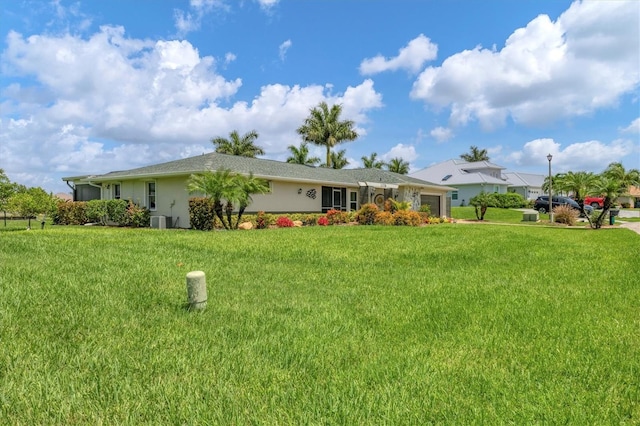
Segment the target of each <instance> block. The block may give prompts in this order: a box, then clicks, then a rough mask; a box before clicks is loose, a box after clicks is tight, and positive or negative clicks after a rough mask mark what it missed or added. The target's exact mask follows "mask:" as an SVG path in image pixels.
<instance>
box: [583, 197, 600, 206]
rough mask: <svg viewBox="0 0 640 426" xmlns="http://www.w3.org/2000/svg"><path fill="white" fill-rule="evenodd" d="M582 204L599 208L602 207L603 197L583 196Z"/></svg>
mask: <svg viewBox="0 0 640 426" xmlns="http://www.w3.org/2000/svg"><path fill="white" fill-rule="evenodd" d="M584 205H585V206H591V207H593V208H594V209H601V208H603V207H604V197H584Z"/></svg>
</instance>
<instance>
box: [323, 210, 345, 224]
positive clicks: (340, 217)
mask: <svg viewBox="0 0 640 426" xmlns="http://www.w3.org/2000/svg"><path fill="white" fill-rule="evenodd" d="M327 220H328V221H329V224H330V225H337V224H339V223H347V222H348V221H349V215H348V214H347V212H342V211H340V210H335V209H331V210H329V211H328V212H327Z"/></svg>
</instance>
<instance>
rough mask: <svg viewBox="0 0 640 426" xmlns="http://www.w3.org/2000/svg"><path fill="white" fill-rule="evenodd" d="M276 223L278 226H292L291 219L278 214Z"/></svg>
mask: <svg viewBox="0 0 640 426" xmlns="http://www.w3.org/2000/svg"><path fill="white" fill-rule="evenodd" d="M276 225H277V226H278V228H293V221H292V220H291V219H289V218H288V217H287V216H280V217H279V218H278V219H277V220H276Z"/></svg>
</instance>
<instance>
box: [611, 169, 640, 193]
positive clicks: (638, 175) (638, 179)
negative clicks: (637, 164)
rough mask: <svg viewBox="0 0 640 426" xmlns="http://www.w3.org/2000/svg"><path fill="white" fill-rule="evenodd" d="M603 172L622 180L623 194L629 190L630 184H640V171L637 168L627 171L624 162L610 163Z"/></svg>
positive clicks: (619, 180) (621, 188)
mask: <svg viewBox="0 0 640 426" xmlns="http://www.w3.org/2000/svg"><path fill="white" fill-rule="evenodd" d="M602 174H603V175H604V176H606V177H610V178H612V179H615V180H617V181H618V182H620V192H621V195H623V194H625V193H626V192H628V191H629V187H630V186H640V171H638V170H637V169H631V170H629V171H626V170H625V169H624V166H623V165H622V163H611V164H609V166H607V168H606V169H605V171H604V172H603V173H602Z"/></svg>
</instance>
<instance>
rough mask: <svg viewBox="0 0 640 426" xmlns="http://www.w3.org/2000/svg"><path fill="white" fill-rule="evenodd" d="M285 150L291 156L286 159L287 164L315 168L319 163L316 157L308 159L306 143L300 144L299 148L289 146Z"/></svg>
mask: <svg viewBox="0 0 640 426" xmlns="http://www.w3.org/2000/svg"><path fill="white" fill-rule="evenodd" d="M287 149H288V150H289V151H290V152H291V156H290V157H289V158H287V163H293V164H304V165H307V166H315V165H316V164H318V163H319V162H320V161H321V160H320V158H318V157H311V158H309V146H308V144H307V143H306V142H302V143H301V144H300V146H299V147H295V146H293V145H289V146H288V147H287Z"/></svg>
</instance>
